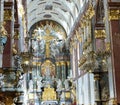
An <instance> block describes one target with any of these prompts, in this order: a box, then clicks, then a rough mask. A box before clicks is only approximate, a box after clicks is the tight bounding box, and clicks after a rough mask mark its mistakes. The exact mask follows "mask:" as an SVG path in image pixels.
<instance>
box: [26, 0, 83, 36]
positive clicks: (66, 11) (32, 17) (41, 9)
mask: <svg viewBox="0 0 120 105" xmlns="http://www.w3.org/2000/svg"><path fill="white" fill-rule="evenodd" d="M83 1H85V0H27V18H28V19H27V20H28V21H27V24H28V30H29V29H30V28H31V26H32V25H34V24H35V23H37V22H38V21H42V20H53V21H56V22H58V23H59V24H60V25H62V26H63V28H64V29H65V31H66V33H67V35H69V33H70V30H71V29H72V27H73V25H74V22H75V21H76V19H77V17H78V15H79V13H80V12H81V10H82V6H83V3H84V2H83Z"/></svg>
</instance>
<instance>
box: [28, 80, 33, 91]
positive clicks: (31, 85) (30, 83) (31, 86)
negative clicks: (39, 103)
mask: <svg viewBox="0 0 120 105" xmlns="http://www.w3.org/2000/svg"><path fill="white" fill-rule="evenodd" d="M29 92H33V80H32V79H31V80H30V81H29Z"/></svg>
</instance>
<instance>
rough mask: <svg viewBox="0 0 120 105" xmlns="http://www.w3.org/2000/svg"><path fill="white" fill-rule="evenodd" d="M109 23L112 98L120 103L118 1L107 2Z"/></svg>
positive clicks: (119, 13)
mask: <svg viewBox="0 0 120 105" xmlns="http://www.w3.org/2000/svg"><path fill="white" fill-rule="evenodd" d="M108 6H109V20H110V21H109V24H110V36H111V48H112V50H111V53H112V64H113V71H112V73H113V77H114V78H113V79H114V85H115V88H114V92H115V98H116V99H117V101H116V100H113V101H114V102H115V105H116V104H120V90H119V89H120V84H119V83H120V64H119V62H120V56H119V54H120V8H119V7H120V2H109V3H108Z"/></svg>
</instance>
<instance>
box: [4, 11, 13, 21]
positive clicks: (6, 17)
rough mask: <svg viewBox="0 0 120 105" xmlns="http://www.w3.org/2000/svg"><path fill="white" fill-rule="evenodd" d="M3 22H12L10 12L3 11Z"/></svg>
mask: <svg viewBox="0 0 120 105" xmlns="http://www.w3.org/2000/svg"><path fill="white" fill-rule="evenodd" d="M4 20H12V11H11V10H4Z"/></svg>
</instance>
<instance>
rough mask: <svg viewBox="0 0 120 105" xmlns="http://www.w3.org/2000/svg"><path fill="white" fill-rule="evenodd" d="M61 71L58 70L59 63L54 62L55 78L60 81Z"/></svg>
mask: <svg viewBox="0 0 120 105" xmlns="http://www.w3.org/2000/svg"><path fill="white" fill-rule="evenodd" d="M61 74H62V73H61V70H60V63H59V62H56V78H57V79H61Z"/></svg>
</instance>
